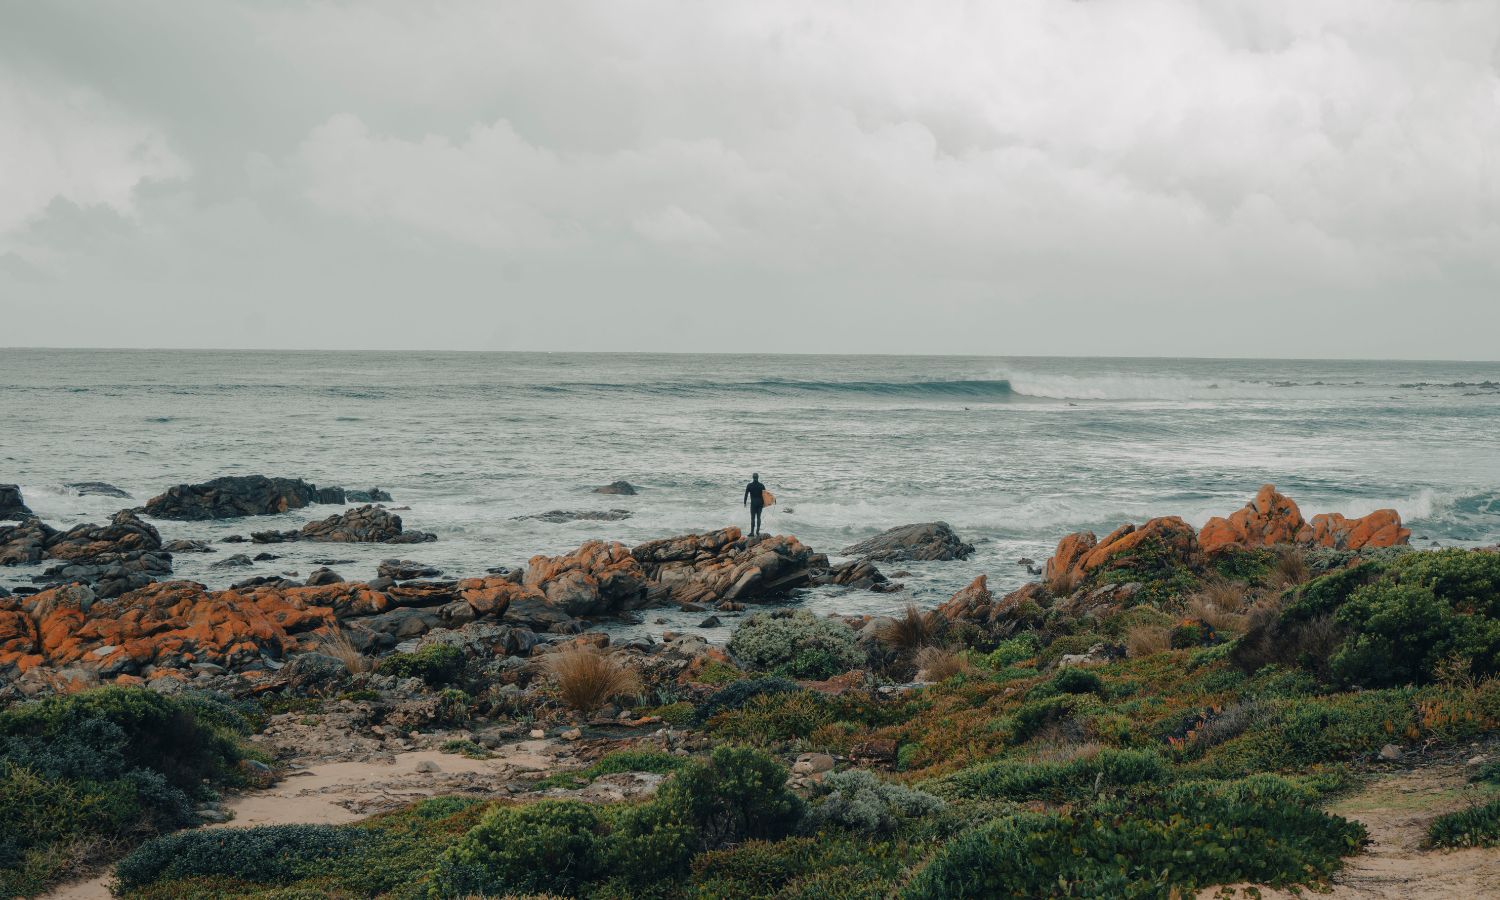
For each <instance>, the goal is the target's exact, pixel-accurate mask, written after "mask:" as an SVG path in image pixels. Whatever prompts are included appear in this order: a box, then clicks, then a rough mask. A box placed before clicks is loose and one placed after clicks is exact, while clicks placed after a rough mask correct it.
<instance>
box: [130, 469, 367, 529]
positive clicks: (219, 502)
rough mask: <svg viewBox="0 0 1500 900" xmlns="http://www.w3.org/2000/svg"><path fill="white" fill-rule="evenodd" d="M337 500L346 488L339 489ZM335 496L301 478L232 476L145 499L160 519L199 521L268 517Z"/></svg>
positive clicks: (185, 486)
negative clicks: (320, 490)
mask: <svg viewBox="0 0 1500 900" xmlns="http://www.w3.org/2000/svg"><path fill="white" fill-rule="evenodd" d="M333 490H334V491H337V496H338V498H339V499H338V500H336V501H332V502H338V503H342V502H343V491H342V490H339V489H337V488H335V489H333ZM333 496H334V495H333V494H331V493H328V492H323V493H320V492H319V490H318V487H317V485H313V484H309V483H307V482H305V481H303V480H302V479H300V478H267V477H266V476H264V475H229V476H225V477H223V478H215V479H213V480H211V481H205V482H203V483H202V484H179V485H176V486H175V487H171V488H168V489H167V491H166V493H164V494H161V495H159V496H156V497H152V498H151V499H150V500H148V501H146V514H147V515H150V516H155V517H156V518H158V519H176V520H179V521H199V520H203V519H232V518H236V517H239V516H265V515H272V514H274V513H283V512H286V511H287V510H289V509H301V508H302V507H304V506H307V505H309V504H312V503H325V502H330V501H331V498H332V497H333Z"/></svg>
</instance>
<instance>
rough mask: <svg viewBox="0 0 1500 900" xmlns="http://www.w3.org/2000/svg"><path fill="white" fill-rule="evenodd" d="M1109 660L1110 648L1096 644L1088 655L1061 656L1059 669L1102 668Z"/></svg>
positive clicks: (1069, 654)
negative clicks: (1074, 667)
mask: <svg viewBox="0 0 1500 900" xmlns="http://www.w3.org/2000/svg"><path fill="white" fill-rule="evenodd" d="M1109 659H1110V655H1109V648H1108V647H1106V646H1104V645H1103V644H1095V645H1094V646H1092V647H1090V648H1089V649H1088V652H1087V653H1064V654H1063V655H1062V656H1059V657H1058V658H1057V667H1058V668H1059V669H1066V668H1068V667H1070V666H1100V665H1103V664H1105V663H1107V662H1109Z"/></svg>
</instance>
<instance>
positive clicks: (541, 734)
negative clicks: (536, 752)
mask: <svg viewBox="0 0 1500 900" xmlns="http://www.w3.org/2000/svg"><path fill="white" fill-rule="evenodd" d="M527 736H528V737H530V738H531V739H532V740H534V741H539V740H541V739H543V738H545V737H546V736H547V732H545V731H543V730H542V729H540V728H533V729H531V731H530V732H528V733H527Z"/></svg>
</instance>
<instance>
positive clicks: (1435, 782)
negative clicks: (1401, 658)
mask: <svg viewBox="0 0 1500 900" xmlns="http://www.w3.org/2000/svg"><path fill="white" fill-rule="evenodd" d="M1470 771H1472V769H1470V768H1468V767H1466V766H1465V765H1464V763H1463V762H1462V761H1459V760H1451V761H1446V762H1440V763H1436V764H1432V765H1423V766H1420V767H1418V768H1415V769H1411V770H1408V771H1404V772H1397V773H1394V774H1391V775H1389V776H1380V777H1378V778H1377V779H1376V780H1375V781H1373V782H1372V783H1371V784H1370V785H1369V786H1367V787H1366V788H1365V789H1364V790H1362V791H1360V792H1359V793H1357V794H1354V795H1352V796H1350V797H1347V798H1345V799H1343V800H1341V801H1339V802H1338V803H1335V804H1334V805H1333V806H1331V807H1329V812H1333V813H1337V814H1338V815H1341V816H1344V817H1346V818H1349V819H1357V820H1358V821H1360V822H1362V823H1364V826H1365V828H1366V829H1368V830H1369V834H1370V842H1369V844H1367V845H1366V846H1365V849H1364V851H1363V852H1361V853H1360V854H1359V855H1357V856H1354V857H1352V858H1350V859H1349V860H1348V861H1347V862H1346V863H1345V865H1344V868H1343V869H1342V870H1341V871H1340V872H1339V873H1338V874H1337V875H1335V876H1334V878H1333V882H1332V884H1331V885H1329V887H1330V888H1331V890H1330V891H1329V892H1328V893H1326V894H1323V893H1312V892H1308V891H1304V892H1302V893H1301V894H1297V893H1295V892H1292V891H1286V890H1277V889H1274V888H1268V887H1261V888H1255V889H1252V888H1249V887H1247V886H1235V887H1233V888H1229V889H1223V888H1213V889H1210V890H1205V891H1202V892H1200V893H1199V895H1198V897H1199V900H1207V898H1212V897H1234V898H1246V897H1253V896H1256V894H1255V893H1253V891H1258V892H1259V896H1260V897H1261V898H1263V900H1286V898H1292V897H1299V896H1300V897H1302V898H1308V897H1327V898H1330V900H1468V898H1500V848H1486V849H1471V850H1424V849H1423V848H1422V841H1423V839H1424V838H1425V837H1426V834H1427V826H1428V825H1429V824H1431V822H1432V820H1433V819H1436V818H1437V817H1438V816H1440V815H1442V814H1444V813H1449V812H1453V811H1454V810H1458V809H1462V808H1463V807H1465V806H1466V805H1468V804H1470V803H1472V802H1475V801H1477V800H1479V798H1480V797H1481V796H1485V795H1484V794H1482V793H1481V792H1480V791H1479V790H1477V789H1476V788H1475V787H1473V786H1472V785H1470V784H1469V781H1468V775H1469V772H1470Z"/></svg>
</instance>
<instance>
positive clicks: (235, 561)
mask: <svg viewBox="0 0 1500 900" xmlns="http://www.w3.org/2000/svg"><path fill="white" fill-rule="evenodd" d="M253 565H255V560H253V559H251V558H250V557H248V556H246V555H245V554H243V553H236V554H235V555H233V556H227V557H225V558H224V559H221V560H218V561H216V562H212V563H209V566H208V567H209V568H210V569H246V568H249V567H250V566H253Z"/></svg>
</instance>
